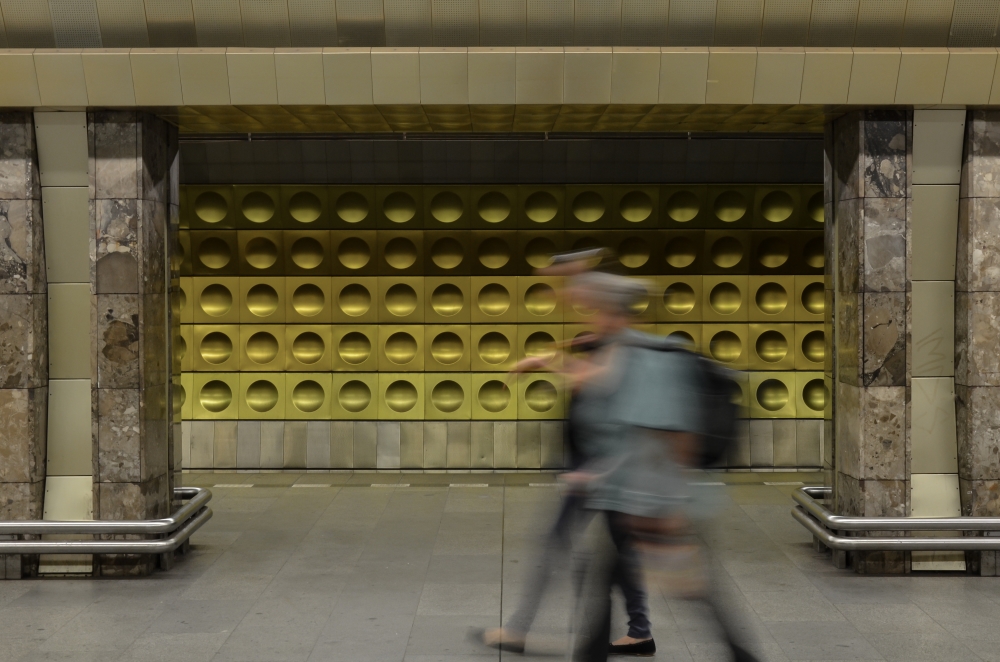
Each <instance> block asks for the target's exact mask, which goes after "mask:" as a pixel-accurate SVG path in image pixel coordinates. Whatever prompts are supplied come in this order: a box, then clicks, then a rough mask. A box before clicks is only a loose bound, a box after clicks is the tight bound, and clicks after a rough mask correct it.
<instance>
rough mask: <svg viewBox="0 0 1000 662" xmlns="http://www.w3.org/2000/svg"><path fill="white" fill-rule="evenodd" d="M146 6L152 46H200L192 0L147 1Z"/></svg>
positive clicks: (147, 30)
mask: <svg viewBox="0 0 1000 662" xmlns="http://www.w3.org/2000/svg"><path fill="white" fill-rule="evenodd" d="M145 6H146V32H147V33H148V34H149V45H150V46H152V47H154V48H156V47H164V46H177V47H188V46H197V45H198V36H197V33H196V32H195V29H194V12H193V11H192V9H191V0H145Z"/></svg>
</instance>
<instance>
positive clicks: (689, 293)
mask: <svg viewBox="0 0 1000 662" xmlns="http://www.w3.org/2000/svg"><path fill="white" fill-rule="evenodd" d="M695 303H697V301H696V300H695V295H694V289H692V287H691V286H690V285H688V284H687V283H671V284H670V286H669V287H668V288H667V289H666V291H664V293H663V307H664V308H666V309H667V311H668V312H669V313H670V314H672V315H686V314H688V313H690V312H691V311H692V310H694V305H695Z"/></svg>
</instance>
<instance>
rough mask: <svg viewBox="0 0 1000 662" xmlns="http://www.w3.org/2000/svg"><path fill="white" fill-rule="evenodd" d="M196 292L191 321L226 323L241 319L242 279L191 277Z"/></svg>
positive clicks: (192, 286)
mask: <svg viewBox="0 0 1000 662" xmlns="http://www.w3.org/2000/svg"><path fill="white" fill-rule="evenodd" d="M191 289H192V291H193V293H194V302H193V303H192V308H193V311H192V312H193V315H192V318H193V319H191V320H190V321H193V322H203V323H204V322H208V323H212V324H226V323H234V322H239V321H240V303H239V298H240V279H239V278H236V277H223V278H206V277H195V278H192V279H191Z"/></svg>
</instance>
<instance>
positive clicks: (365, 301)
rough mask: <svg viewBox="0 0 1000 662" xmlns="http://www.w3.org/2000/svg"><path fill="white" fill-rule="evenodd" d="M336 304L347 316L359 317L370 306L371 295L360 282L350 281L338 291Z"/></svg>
mask: <svg viewBox="0 0 1000 662" xmlns="http://www.w3.org/2000/svg"><path fill="white" fill-rule="evenodd" d="M316 289H319V288H316ZM337 305H338V306H340V310H341V312H342V313H344V314H345V315H347V316H348V317H361V316H362V315H364V314H365V313H367V312H368V309H369V308H371V307H372V295H371V292H369V291H368V288H367V287H365V286H364V285H362V284H361V283H351V284H350V285H347V286H346V287H344V289H342V290H341V291H340V296H339V297H338V299H337Z"/></svg>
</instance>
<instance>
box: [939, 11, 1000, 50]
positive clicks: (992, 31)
mask: <svg viewBox="0 0 1000 662" xmlns="http://www.w3.org/2000/svg"><path fill="white" fill-rule="evenodd" d="M998 16H1000V0H955V13H954V14H953V15H952V18H951V34H950V36H949V38H948V45H949V46H954V47H956V48H981V47H984V46H991V45H993V40H994V39H995V38H996V36H997V17H998Z"/></svg>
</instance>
